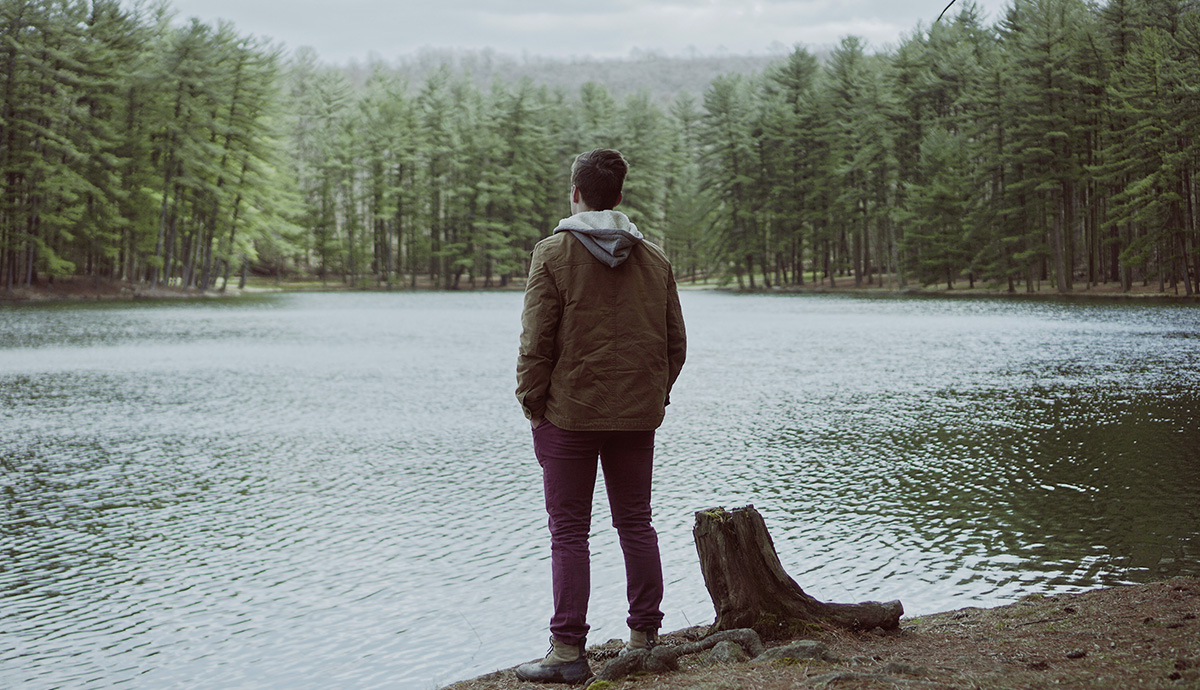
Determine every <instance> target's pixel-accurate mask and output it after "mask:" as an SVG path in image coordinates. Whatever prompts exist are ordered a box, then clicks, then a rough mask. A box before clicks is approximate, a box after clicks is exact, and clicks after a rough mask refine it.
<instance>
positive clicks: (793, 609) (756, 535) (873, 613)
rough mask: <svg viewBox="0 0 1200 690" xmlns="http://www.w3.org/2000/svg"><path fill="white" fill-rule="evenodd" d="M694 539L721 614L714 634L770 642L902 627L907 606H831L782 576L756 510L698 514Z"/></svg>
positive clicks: (892, 603)
mask: <svg viewBox="0 0 1200 690" xmlns="http://www.w3.org/2000/svg"><path fill="white" fill-rule="evenodd" d="M692 536H693V537H694V538H695V541H696V553H697V554H698V555H699V557H700V571H701V572H702V573H703V575H704V586H705V587H707V588H708V594H709V596H711V597H712V600H713V606H714V607H715V608H716V610H717V620H716V622H715V623H713V627H712V629H711V630H710V631H709V632H710V633H712V632H717V631H720V630H734V629H737V628H750V629H752V630H754V631H756V632H757V633H758V634H759V635H761V636H763V637H764V638H767V639H770V638H779V637H791V636H795V635H797V634H799V633H801V632H803V631H804V629H805V628H807V627H809V626H812V625H822V624H828V625H833V626H836V627H840V628H849V629H851V630H873V629H875V628H883V629H884V630H891V629H894V628H898V627H899V626H900V616H901V615H903V614H904V607H903V606H902V605H901V604H900V602H899V601H889V602H884V603H880V602H875V601H866V602H862V603H858V604H830V603H824V602H821V601H818V600H816V599H814V598H813V597H811V596H809V595H808V594H805V592H804V590H803V589H801V588H800V585H798V584H796V581H795V580H793V579H792V578H791V577H788V574H787V573H786V572H784V570H783V565H782V564H780V562H779V554H778V553H777V552H776V551H775V545H774V543H773V542H772V541H771V535H770V534H769V533H768V532H767V525H766V523H765V522H764V521H763V518H762V515H760V514H759V512H758V511H757V510H755V509H754V506H746V507H744V508H734V509H733V510H728V511H727V510H725V509H724V508H713V509H710V510H702V511H698V512H697V513H696V526H695V527H694V528H693V529H692Z"/></svg>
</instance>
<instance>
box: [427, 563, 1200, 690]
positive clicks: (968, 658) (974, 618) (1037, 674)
mask: <svg viewBox="0 0 1200 690" xmlns="http://www.w3.org/2000/svg"><path fill="white" fill-rule="evenodd" d="M705 627H706V626H699V627H697V628H688V629H685V630H679V631H675V632H673V633H668V634H664V635H663V636H662V639H663V643H664V644H672V645H678V644H683V643H685V642H687V641H691V640H695V639H697V638H698V637H699V636H700V635H702V634H703V630H704V629H705ZM806 638H807V639H809V640H816V641H817V642H819V643H820V644H822V645H823V646H824V648H825V649H826V650H827V652H828V653H827V654H826V655H825V656H824V658H815V659H809V658H802V659H797V658H790V657H785V658H782V659H776V660H774V661H764V662H755V661H752V660H742V661H732V660H728V659H726V660H714V659H713V658H711V657H710V653H699V654H695V655H688V656H684V657H680V669H679V670H678V671H675V672H668V673H661V674H654V673H651V674H640V675H635V676H629V677H626V678H623V679H621V680H616V681H608V682H604V683H594V684H593V685H591V686H590V688H591V690H617V689H620V690H652V689H654V690H657V689H659V688H664V689H678V690H683V689H685V688H687V689H693V690H739V689H741V688H755V689H756V690H793V689H798V688H825V687H833V686H836V687H837V688H839V689H843V690H845V689H849V690H867V689H874V688H896V687H900V686H914V687H921V688H936V689H942V688H944V689H946V690H950V689H952V688H988V689H990V690H1009V689H1011V690H1017V689H1018V688H1020V689H1024V688H1049V687H1054V688H1075V689H1079V690H1083V689H1088V690H1108V689H1110V688H1124V687H1133V686H1137V687H1148V688H1184V689H1185V690H1200V579H1197V578H1190V577H1177V578H1173V579H1170V580H1166V581H1162V582H1155V583H1150V584H1143V585H1122V586H1117V587H1109V588H1101V589H1094V590H1089V591H1087V592H1082V593H1077V594H1057V595H1050V596H1043V595H1040V594H1033V595H1030V596H1027V597H1025V598H1024V599H1022V600H1020V601H1017V602H1014V603H1012V604H1005V605H1001V606H996V607H992V608H976V607H967V608H962V609H957V610H953V611H945V612H942V613H936V614H932V615H928V616H917V617H914V618H905V619H901V621H900V627H899V629H897V630H891V631H883V630H880V629H878V628H877V629H875V630H874V631H868V632H847V631H843V630H822V631H820V632H817V633H816V634H814V635H810V636H806ZM806 638H805V637H800V638H789V639H784V640H772V641H769V642H767V646H768V647H777V646H783V645H786V644H791V643H794V642H797V641H800V640H803V639H806ZM622 644H623V643H622V642H621V641H620V640H610V641H608V642H606V643H604V644H601V645H593V646H591V647H589V648H588V656H589V659H590V660H591V665H592V670H593V672H599V671H600V669H601V668H603V667H604V664H605V663H606V662H607V660H608V659H609V658H612V657H614V656H615V655H616V652H617V650H619V649H620V647H621V646H622ZM522 663H523V662H522ZM515 668H516V666H513V667H511V668H506V669H502V670H498V671H495V672H492V673H489V674H485V675H482V676H479V677H477V678H473V679H470V680H462V681H457V682H455V683H452V684H450V685H448V686H445V687H444V688H443V690H532V689H533V688H537V687H542V688H545V687H568V686H544V685H541V686H539V685H537V684H531V683H523V682H521V681H519V680H517V678H516V676H515V674H514V670H515Z"/></svg>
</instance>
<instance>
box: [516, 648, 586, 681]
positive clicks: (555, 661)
mask: <svg viewBox="0 0 1200 690" xmlns="http://www.w3.org/2000/svg"><path fill="white" fill-rule="evenodd" d="M583 644H584V643H583V641H582V640H580V642H579V644H567V643H565V642H559V641H558V640H556V639H554V638H553V637H551V638H550V652H549V653H548V654H547V655H546V658H545V659H542V660H541V661H532V662H530V663H528V664H522V665H520V666H518V667H517V678H519V679H521V680H524V681H529V682H534V683H569V684H571V685H580V684H582V683H583V682H584V681H586V680H587V679H588V678H591V677H592V667H591V666H588V662H587V656H586V655H584V653H583Z"/></svg>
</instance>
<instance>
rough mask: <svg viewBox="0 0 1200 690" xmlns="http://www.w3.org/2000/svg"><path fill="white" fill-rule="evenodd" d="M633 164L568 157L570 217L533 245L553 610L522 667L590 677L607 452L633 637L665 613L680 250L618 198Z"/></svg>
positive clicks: (647, 633)
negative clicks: (599, 500) (663, 451)
mask: <svg viewBox="0 0 1200 690" xmlns="http://www.w3.org/2000/svg"><path fill="white" fill-rule="evenodd" d="M627 170H628V167H627V165H626V163H625V159H624V158H623V157H622V156H621V154H620V153H619V152H617V151H614V150H611V149H596V150H594V151H590V152H588V153H584V154H581V155H580V156H579V157H578V158H576V159H575V163H574V165H572V166H571V202H570V203H571V214H572V215H571V217H570V218H566V219H563V220H562V221H560V222H559V224H558V227H557V228H555V230H554V233H553V234H552V235H551V236H550V237H548V238H546V239H544V240H542V241H541V242H538V244H537V246H536V247H535V248H534V250H533V258H532V261H531V262H530V267H529V278H528V281H527V282H526V286H525V309H524V312H523V313H522V315H521V325H522V333H521V348H520V356H519V357H518V359H517V400H518V401H520V403H521V407H522V409H523V410H524V411H525V416H526V417H527V418H528V419H529V421H530V424H531V425H532V427H533V449H534V454H535V455H536V456H537V459H538V463H539V464H540V465H541V467H542V481H543V488H544V491H545V497H546V512H547V513H549V515H550V520H549V524H550V545H551V571H552V578H553V589H554V616H553V618H551V619H550V633H551V638H550V642H551V648H550V653H549V654H548V655H547V656H546V658H544V659H542V660H540V661H537V662H533V663H529V664H525V665H523V666H521V667H519V668H518V669H517V676H518V677H519V678H520V679H521V680H530V681H541V682H556V683H582V682H583V681H585V680H587V679H588V678H589V677H591V669H590V668H589V666H588V662H587V658H586V657H585V655H584V646H585V638H586V635H587V631H588V625H587V606H588V596H589V594H590V568H589V560H588V559H589V552H588V532H589V530H590V528H591V517H592V491H593V489H594V488H595V484H596V464H597V463H596V461H597V458H599V460H600V465H601V466H602V468H603V471H604V485H605V488H606V490H607V492H608V500H609V504H610V506H611V508H612V519H613V526H614V527H616V529H617V535H618V537H619V539H620V542H621V551H622V552H623V554H624V556H625V579H626V591H627V595H628V599H629V618H628V621H627V622H628V624H629V628H630V641H629V643H628V644H627V645H626V648H627V649H638V648H647V647H649V646H651V645H653V644H654V643H655V641H656V639H657V633H658V628H659V626H660V624H661V623H662V617H663V614H662V611H660V610H659V605H660V604H661V603H662V596H663V576H662V565H661V562H660V559H659V551H658V535H657V533H656V532H655V531H654V528H653V527H652V526H651V524H650V481H651V468H652V464H653V457H654V430H655V429H657V428H658V426H659V425H660V424H661V423H662V420H663V416H664V413H665V407H666V406H667V405H668V404H669V402H670V400H669V395H670V392H671V386H672V385H673V384H674V383H675V379H676V377H678V376H679V370H680V369H681V368H682V367H683V360H684V353H685V350H686V345H685V337H684V329H683V314H682V312H681V311H680V308H679V295H678V292H677V291H676V287H675V278H674V276H673V275H672V273H671V264H670V262H668V261H667V258H666V256H665V255H664V254H663V251H662V250H661V249H659V248H658V247H656V246H655V245H653V244H651V243H649V242H646V241H645V240H644V238H643V237H642V234H641V233H640V232H638V229H637V228H636V227H635V226H634V225H633V224H632V223H630V222H629V218H627V217H626V216H625V214H623V213H621V212H620V211H616V210H614V207H615V206H617V204H619V203H620V202H621V189H622V187H623V186H624V183H625V174H626V172H627Z"/></svg>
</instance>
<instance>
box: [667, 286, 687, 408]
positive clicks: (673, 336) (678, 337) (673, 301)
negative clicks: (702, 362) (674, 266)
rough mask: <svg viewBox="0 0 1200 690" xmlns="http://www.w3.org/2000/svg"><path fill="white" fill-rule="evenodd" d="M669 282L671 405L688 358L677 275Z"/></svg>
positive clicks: (669, 389)
mask: <svg viewBox="0 0 1200 690" xmlns="http://www.w3.org/2000/svg"><path fill="white" fill-rule="evenodd" d="M668 270H669V269H668ZM668 280H670V282H671V284H670V286H669V292H668V296H667V371H668V378H667V399H666V404H667V405H670V404H671V388H672V387H673V386H674V385H675V379H677V378H679V372H680V370H682V369H683V361H684V359H686V358H687V333H686V331H685V330H684V327H683V309H682V308H681V307H680V306H679V288H678V287H677V286H676V285H675V275H674V273H671V274H670V276H669V278H668Z"/></svg>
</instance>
